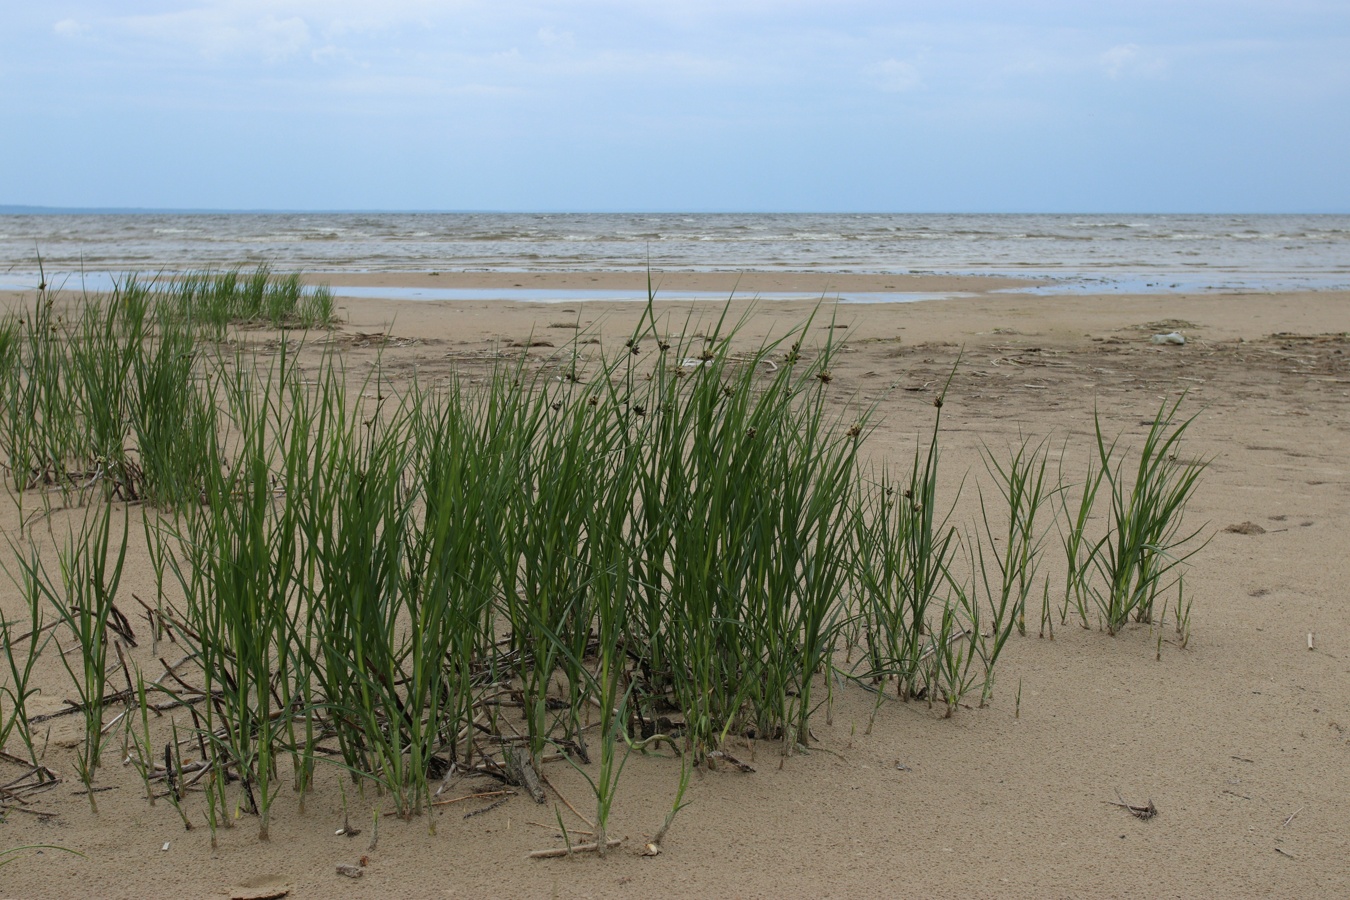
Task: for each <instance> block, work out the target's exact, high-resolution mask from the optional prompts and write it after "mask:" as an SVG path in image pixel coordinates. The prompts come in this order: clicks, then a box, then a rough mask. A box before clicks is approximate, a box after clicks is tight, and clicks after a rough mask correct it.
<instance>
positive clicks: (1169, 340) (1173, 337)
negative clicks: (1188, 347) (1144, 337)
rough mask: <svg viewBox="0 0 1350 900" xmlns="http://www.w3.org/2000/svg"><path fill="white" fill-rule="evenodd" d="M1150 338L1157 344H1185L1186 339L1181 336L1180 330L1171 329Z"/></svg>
mask: <svg viewBox="0 0 1350 900" xmlns="http://www.w3.org/2000/svg"><path fill="white" fill-rule="evenodd" d="M1149 340H1151V341H1153V343H1155V344H1184V343H1186V339H1185V338H1184V337H1182V336H1181V332H1179V331H1170V332H1168V333H1167V334H1155V335H1154V336H1153V337H1152V338H1150V339H1149Z"/></svg>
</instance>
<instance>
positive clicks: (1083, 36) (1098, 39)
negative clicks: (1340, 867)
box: [0, 0, 1350, 212]
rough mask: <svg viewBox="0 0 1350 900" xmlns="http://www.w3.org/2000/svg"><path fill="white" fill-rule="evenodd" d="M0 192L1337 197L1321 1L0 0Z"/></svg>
mask: <svg viewBox="0 0 1350 900" xmlns="http://www.w3.org/2000/svg"><path fill="white" fill-rule="evenodd" d="M0 121H3V122H4V123H5V132H6V134H5V139H4V140H3V141H0V203H8V204H37V205H52V206H135V207H175V208H184V207H197V208H202V207H210V208H226V209H258V208H264V209H494V210H775V211H776V210H784V211H794V210H802V211H897V212H927V211H933V212H952V211H972V212H1001V211H1023V212H1061V211H1062V212H1126V211H1134V212H1181V211H1186V212H1227V211H1241V212H1350V3H1347V2H1345V0H1335V2H1331V0H1278V2H1276V0H1269V2H1267V0H1229V2H1217V0H1214V2H1211V0H1194V2H1187V0H1171V2H1161V0H1131V2H1128V3H1126V2H1112V0H1098V2H1069V0H1021V2H1017V0H1003V2H994V0H949V2H932V0H929V2H902V0H893V2H871V0H856V2H854V0H835V2H793V0H781V2H773V0H664V2H649V0H572V2H564V0H556V2H549V0H537V2H513V0H496V2H477V0H446V2H432V0H382V2H356V0H276V2H262V0H195V2H194V0H152V2H135V0H131V2H120V3H112V2H104V0H85V2H71V0H44V2H42V3H33V2H22V3H21V2H16V0H0Z"/></svg>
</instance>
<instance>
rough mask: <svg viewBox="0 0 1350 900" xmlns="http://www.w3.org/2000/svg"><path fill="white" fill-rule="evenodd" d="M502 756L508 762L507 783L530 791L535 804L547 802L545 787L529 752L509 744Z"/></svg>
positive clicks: (504, 748) (503, 750)
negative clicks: (535, 769)
mask: <svg viewBox="0 0 1350 900" xmlns="http://www.w3.org/2000/svg"><path fill="white" fill-rule="evenodd" d="M502 755H503V757H504V759H505V762H506V779H507V781H509V782H511V783H512V784H514V785H518V786H519V787H523V788H525V790H527V791H529V792H530V796H531V797H533V798H534V802H535V803H545V802H547V801H548V797H547V796H546V795H545V794H544V786H543V785H542V784H541V783H540V782H539V776H538V775H537V774H536V773H535V771H534V765H533V764H532V763H531V762H530V754H529V752H528V751H527V750H525V749H523V748H521V747H518V746H515V745H513V744H507V745H506V746H505V747H503V748H502Z"/></svg>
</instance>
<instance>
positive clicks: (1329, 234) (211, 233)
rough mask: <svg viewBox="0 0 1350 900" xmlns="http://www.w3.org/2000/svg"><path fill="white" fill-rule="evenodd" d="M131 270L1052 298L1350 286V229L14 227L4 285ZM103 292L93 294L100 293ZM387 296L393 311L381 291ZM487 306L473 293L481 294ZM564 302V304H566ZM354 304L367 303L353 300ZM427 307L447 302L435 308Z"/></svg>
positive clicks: (65, 223)
mask: <svg viewBox="0 0 1350 900" xmlns="http://www.w3.org/2000/svg"><path fill="white" fill-rule="evenodd" d="M39 255H40V257H41V261H42V267H43V269H44V270H45V272H46V273H47V275H48V279H49V281H50V280H53V279H64V280H65V281H66V282H67V283H69V279H71V278H72V277H74V278H80V277H81V273H83V276H82V277H83V278H84V280H85V282H86V285H87V286H88V287H89V288H90V289H91V290H102V289H105V288H106V286H108V285H110V284H111V280H112V279H113V278H116V277H118V276H119V274H120V273H127V272H139V273H141V274H142V275H154V274H157V273H161V272H165V273H172V272H181V271H187V270H201V269H221V268H230V267H242V268H246V269H247V268H252V267H253V266H256V265H258V264H261V263H266V264H269V265H271V266H272V267H273V268H274V269H275V270H277V271H279V272H288V271H306V272H325V273H338V274H339V277H335V278H333V279H332V280H333V284H334V289H335V292H336V293H344V291H340V290H338V288H339V287H340V286H341V278H340V273H343V272H432V271H437V272H464V271H487V270H495V271H518V272H528V271H559V270H562V271H580V270H596V269H599V270H617V271H637V270H642V269H645V268H647V267H648V266H650V267H652V268H653V269H656V270H662V271H676V270H680V271H745V270H772V271H803V272H805V271H810V272H859V273H897V274H905V273H918V274H953V275H1020V276H1028V277H1034V278H1037V279H1044V280H1048V281H1049V282H1050V284H1049V285H1048V286H1042V287H1040V288H1035V290H1038V291H1041V292H1081V293H1112V292H1130V293H1135V292H1169V291H1233V290H1237V291H1285V290H1344V289H1350V216H1335V215H1016V214H997V215H995V214H989V215H973V214H966V215H937V214H912V215H911V214H856V215H852V214H808V213H801V214H759V213H755V214H751V213H744V214H741V213H717V214H685V213H660V214H655V213H631V214H630V213H587V214H567V213H555V214H525V213H333V212H321V213H304V212H300V213H178V212H139V213H91V214H76V213H58V214H50V213H47V214H3V215H0V288H10V289H15V288H18V289H31V288H32V287H33V286H35V284H36V276H37V274H38V270H39V266H38V259H39ZM91 279H92V280H93V283H90V280H91ZM379 290H380V294H379V295H380V296H390V295H391V294H390V292H389V290H388V289H379ZM483 293H484V292H482V291H478V292H475V294H474V295H475V296H481V295H483ZM555 293H556V292H555ZM345 295H347V296H354V294H351V293H346V294H345ZM428 299H433V298H431V297H428Z"/></svg>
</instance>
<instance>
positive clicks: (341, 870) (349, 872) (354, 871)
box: [337, 863, 366, 878]
mask: <svg viewBox="0 0 1350 900" xmlns="http://www.w3.org/2000/svg"><path fill="white" fill-rule="evenodd" d="M337 873H338V874H339V875H345V876H346V877H347V878H360V877H361V876H362V875H364V874H366V873H365V872H364V871H363V870H362V869H361V867H360V866H352V865H347V864H346V863H343V864H342V865H340V866H338V867H337Z"/></svg>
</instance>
